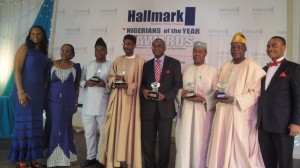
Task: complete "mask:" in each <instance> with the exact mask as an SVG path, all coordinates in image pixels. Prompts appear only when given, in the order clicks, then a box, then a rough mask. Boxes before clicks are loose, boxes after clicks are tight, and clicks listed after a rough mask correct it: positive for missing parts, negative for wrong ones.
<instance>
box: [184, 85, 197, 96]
mask: <svg viewBox="0 0 300 168" xmlns="http://www.w3.org/2000/svg"><path fill="white" fill-rule="evenodd" d="M194 88H195V85H194V84H193V83H187V84H186V85H185V90H188V91H189V93H187V94H186V95H185V97H186V98H193V97H195V92H194Z"/></svg>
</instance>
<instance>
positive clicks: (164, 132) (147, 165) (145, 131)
mask: <svg viewBox="0 0 300 168" xmlns="http://www.w3.org/2000/svg"><path fill="white" fill-rule="evenodd" d="M172 122H173V119H162V118H161V116H160V114H159V111H158V108H156V111H155V118H154V119H142V149H143V157H144V168H168V164H169V158H170V143H171V132H172ZM157 135H158V141H159V156H158V160H157V162H156V159H155V145H156V137H157Z"/></svg>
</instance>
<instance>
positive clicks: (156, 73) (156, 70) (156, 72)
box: [155, 60, 161, 82]
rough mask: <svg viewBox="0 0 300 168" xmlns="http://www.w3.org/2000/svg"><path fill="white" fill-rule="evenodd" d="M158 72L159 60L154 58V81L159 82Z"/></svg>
mask: <svg viewBox="0 0 300 168" xmlns="http://www.w3.org/2000/svg"><path fill="white" fill-rule="evenodd" d="M160 74H161V70H160V60H156V65H155V81H156V82H159V80H160Z"/></svg>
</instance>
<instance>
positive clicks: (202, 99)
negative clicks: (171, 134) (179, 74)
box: [175, 41, 218, 168]
mask: <svg viewBox="0 0 300 168" xmlns="http://www.w3.org/2000/svg"><path fill="white" fill-rule="evenodd" d="M206 55H207V44H206V43H203V42H199V41H198V42H195V43H194V47H193V60H194V64H192V65H189V66H188V67H187V69H186V70H185V72H184V74H183V87H184V89H181V90H179V92H178V95H177V100H178V102H179V104H180V106H181V111H180V112H179V113H178V115H177V124H176V149H177V152H176V163H175V164H176V168H184V167H186V168H194V167H195V168H206V157H207V149H208V144H209V137H210V130H211V124H212V119H213V116H214V111H213V110H212V108H211V106H209V103H207V102H209V99H211V98H212V97H210V96H209V94H210V93H211V92H212V90H215V89H216V83H217V80H218V79H217V69H216V68H215V67H213V66H210V65H208V64H206V63H205V57H206ZM192 85H194V87H191V86H192ZM190 91H193V92H194V96H192V95H190V93H191V92H190Z"/></svg>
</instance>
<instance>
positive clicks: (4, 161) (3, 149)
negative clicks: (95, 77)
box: [0, 133, 300, 168]
mask: <svg viewBox="0 0 300 168" xmlns="http://www.w3.org/2000/svg"><path fill="white" fill-rule="evenodd" d="M74 135H75V141H76V149H77V158H78V161H77V162H76V163H75V164H74V165H72V166H71V168H79V167H80V163H81V162H82V161H84V159H85V156H86V147H85V138H84V134H83V133H74ZM10 141H11V139H1V138H0V168H14V167H16V166H15V164H11V163H10V162H9V161H8V158H7V156H8V153H9V147H10ZM92 167H93V166H91V167H90V168H92ZM174 167H175V144H174V140H172V143H171V156H170V164H169V168H174ZM294 168H300V159H298V160H294Z"/></svg>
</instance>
